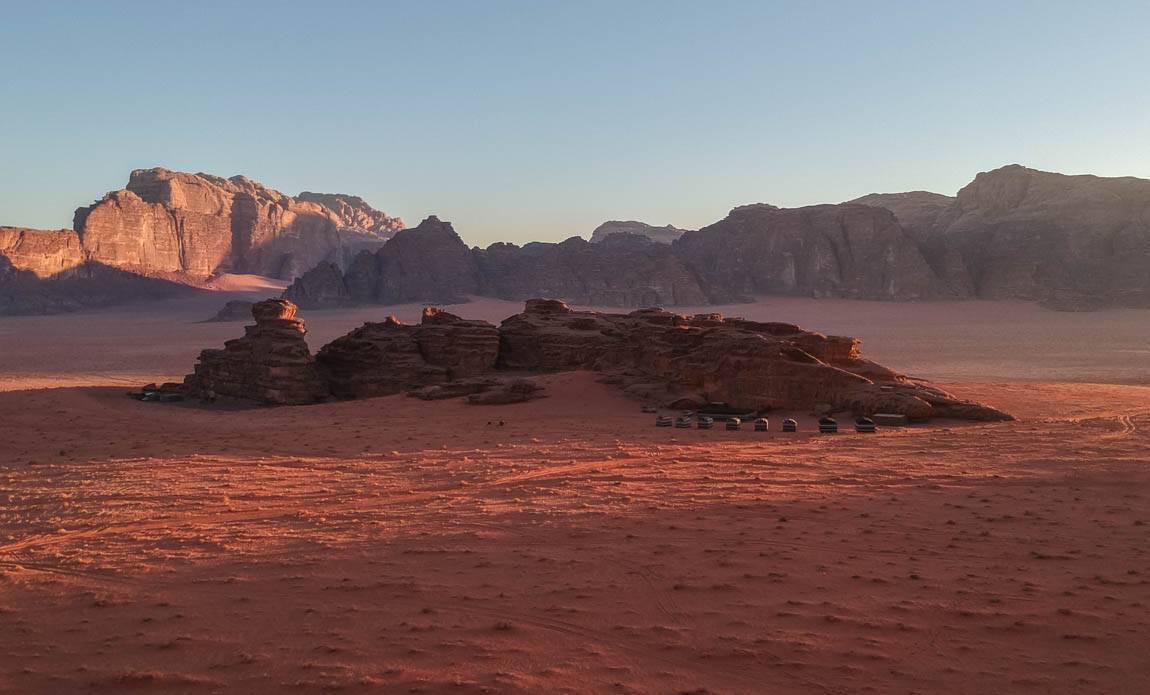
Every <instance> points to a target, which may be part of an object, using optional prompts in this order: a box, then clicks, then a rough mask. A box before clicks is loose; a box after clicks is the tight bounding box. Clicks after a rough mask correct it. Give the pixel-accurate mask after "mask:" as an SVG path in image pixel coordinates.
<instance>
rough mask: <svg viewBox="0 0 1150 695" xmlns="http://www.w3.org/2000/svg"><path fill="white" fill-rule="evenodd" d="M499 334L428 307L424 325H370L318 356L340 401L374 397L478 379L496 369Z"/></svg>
mask: <svg viewBox="0 0 1150 695" xmlns="http://www.w3.org/2000/svg"><path fill="white" fill-rule="evenodd" d="M498 354H499V330H498V329H497V328H496V327H495V326H493V325H491V324H489V323H487V322H485V321H468V320H465V319H461V318H459V317H458V316H455V315H454V314H449V313H447V312H445V311H440V310H437V309H431V308H428V309H427V310H425V311H424V313H423V319H422V321H421V322H420V323H419V325H415V326H411V325H406V324H403V323H400V322H399V321H398V320H397V319H396V318H395V317H389V318H388V319H387V320H386V321H383V322H379V323H365V324H364V325H363V326H361V327H360V328H357V329H355V330H354V331H352V332H350V333H348V334H347V335H345V336H343V337H342V338H337V339H336V340H334V341H332V342H330V343H328V344H327V345H325V346H324V347H323V348H322V349H320V351H319V354H318V355H316V361H317V362H318V364H319V366H320V369H321V370H322V372H323V374H324V376H325V378H326V379H327V382H328V384H329V386H330V389H331V393H332V394H333V395H335V396H336V397H338V398H371V397H375V396H386V395H390V394H394V393H402V392H405V391H409V390H412V389H418V388H422V387H427V386H431V385H435V384H446V383H448V382H451V381H455V380H460V379H466V378H468V377H474V376H478V375H481V374H484V373H486V372H489V371H490V370H492V369H493V368H494V367H495V362H496V358H497V357H498Z"/></svg>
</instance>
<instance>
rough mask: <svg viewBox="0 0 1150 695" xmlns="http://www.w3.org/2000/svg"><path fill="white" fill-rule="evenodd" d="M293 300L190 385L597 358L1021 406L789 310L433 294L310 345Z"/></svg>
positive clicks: (494, 369)
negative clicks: (498, 318) (516, 309)
mask: <svg viewBox="0 0 1150 695" xmlns="http://www.w3.org/2000/svg"><path fill="white" fill-rule="evenodd" d="M295 311H296V307H295V305H294V304H292V303H291V302H288V301H286V300H266V301H263V302H259V303H257V304H255V305H254V306H253V307H252V315H253V316H254V317H255V318H256V325H254V326H248V327H247V328H246V329H245V332H246V334H245V336H244V337H243V338H239V339H237V340H230V341H228V342H227V343H225V346H224V349H223V350H204V351H203V353H201V355H200V360H199V363H197V365H196V368H195V373H194V374H192V375H189V376H188V377H187V379H186V380H185V390H186V392H187V394H188V395H190V396H193V397H199V398H206V399H213V398H215V397H217V396H227V397H232V398H241V399H246V400H252V401H257V402H261V403H271V404H299V403H310V402H315V401H317V400H322V399H324V398H325V397H328V396H333V397H336V398H345V399H353V398H372V397H377V396H387V395H392V394H397V393H404V392H406V393H409V394H411V395H415V396H419V397H421V398H427V399H436V398H452V397H460V396H467V397H468V398H469V402H472V403H475V404H497V403H512V402H520V401H522V400H526V399H529V398H534V397H537V396H538V395H539V394H538V388H537V386H536V385H535V384H533V382H531V381H530V380H527V381H524V380H523V377H524V376H525V375H529V374H538V373H545V372H560V371H570V370H591V371H595V372H599V373H601V374H603V375H604V378H605V379H606V380H608V381H610V382H612V383H616V384H619V385H620V386H622V387H623V388H624V389H626V390H627V391H628V392H629V393H631V394H632V395H635V396H637V397H641V398H643V399H644V400H645V401H648V402H651V401H657V402H660V403H662V404H663V405H667V406H670V405H671V404H676V403H683V402H695V403H705V402H711V401H722V402H725V403H727V404H729V405H730V406H732V407H735V408H741V409H746V410H759V411H765V410H772V409H792V410H793V409H804V410H806V409H814V410H818V411H823V412H836V411H848V412H851V413H854V414H856V415H872V414H874V413H879V412H882V413H894V414H901V415H906V416H907V417H908V418H911V419H915V420H923V419H928V418H932V417H954V418H963V419H975V420H1000V419H1009V418H1010V416H1008V415H1006V414H1005V413H1002V412H999V411H997V410H995V409H994V408H991V407H988V406H985V405H982V404H978V403H972V402H969V401H961V400H958V399H956V398H954V397H953V396H951V395H950V394H948V393H945V392H943V391H941V390H939V389H936V388H934V387H932V386H929V385H927V384H924V383H922V382H919V381H913V380H910V379H907V378H905V377H903V376H902V375H900V374H898V373H896V372H893V371H891V370H890V369H887V368H886V367H883V366H881V365H878V364H875V363H873V362H871V361H869V360H866V359H864V358H863V357H862V355H861V353H860V346H859V341H858V340H856V339H854V338H846V337H838V336H826V335H822V334H820V333H815V332H811V331H806V330H803V329H802V328H800V327H798V326H795V325H793V324H788V323H764V322H756V321H747V320H743V319H737V318H724V317H723V316H721V315H719V314H699V315H695V316H681V315H678V314H673V313H669V312H666V311H663V310H661V309H642V310H638V311H633V312H631V313H629V314H607V313H598V312H590V311H574V310H572V309H571V308H570V307H568V306H567V305H566V304H564V303H563V302H560V301H557V300H551V299H533V300H530V301H528V302H527V304H526V307H525V309H524V311H523V312H522V313H520V314H516V315H515V316H512V317H510V318H508V319H506V320H504V321H503V322H502V324H501V325H500V326H499V327H498V328H496V327H495V326H493V325H491V324H490V323H487V322H485V321H473V320H467V319H463V318H460V317H459V316H456V315H454V314H450V313H447V312H445V311H442V310H439V309H434V308H430V307H429V308H427V309H425V310H424V312H423V318H422V320H421V321H420V323H419V324H418V325H406V324H403V323H401V322H399V321H398V320H397V319H395V318H394V317H389V318H388V319H387V320H386V321H382V322H378V323H370V322H369V323H365V324H364V325H363V326H361V327H359V328H357V329H355V330H353V331H351V332H350V333H348V334H347V335H345V336H343V337H341V338H338V339H336V340H334V341H332V342H330V343H328V344H327V345H325V346H323V347H322V348H321V349H320V350H319V353H318V354H317V355H316V357H315V358H314V359H312V357H311V355H310V353H309V352H308V348H307V343H306V342H305V341H304V338H303V335H304V329H303V321H301V320H299V319H296V318H295Z"/></svg>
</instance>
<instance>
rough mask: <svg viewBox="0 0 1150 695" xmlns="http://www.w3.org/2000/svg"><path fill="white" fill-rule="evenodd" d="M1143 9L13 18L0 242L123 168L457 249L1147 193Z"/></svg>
mask: <svg viewBox="0 0 1150 695" xmlns="http://www.w3.org/2000/svg"><path fill="white" fill-rule="evenodd" d="M1147 27H1150V2H1146V1H1145V0H1138V1H1135V2H1126V1H1123V0H1114V1H1111V2H1091V3H1086V2H1078V1H1076V2H1064V1H1061V0H1041V1H1031V0H1014V1H1011V0H997V1H995V2H983V1H979V0H967V1H964V2H934V1H921V2H880V1H879V0H874V1H873V2H847V1H845V0H844V1H839V2H822V1H819V0H808V1H805V2H801V1H800V0H791V1H788V2H770V1H767V0H760V1H758V2H724V1H722V0H708V1H707V2H700V1H698V0H695V1H692V2H678V1H676V0H660V1H657V2H654V1H653V2H645V1H640V0H633V1H632V0H612V1H608V2H600V1H598V0H582V1H578V2H577V1H575V0H569V1H566V2H551V1H549V0H530V1H523V2H518V1H516V2H504V1H501V0H483V1H479V0H474V1H462V0H461V1H451V0H441V1H434V0H421V1H413V2H382V1H380V2H338V1H331V2H316V1H314V0H312V1H309V2H292V1H290V0H283V1H281V2H274V3H271V2H266V3H265V2H257V1H255V0H249V1H245V2H211V1H206V2H205V1H202V0H197V1H196V2H190V1H185V2H167V1H164V0H148V1H147V2H126V1H124V2H117V1H115V0H109V2H99V3H97V2H89V1H84V2H74V3H69V2H65V1H63V0H47V1H44V2H28V1H27V0H21V1H20V2H10V1H9V0H0V224H5V225H15V226H28V227H41V228H61V227H70V226H71V222H72V213H73V210H74V209H75V208H76V207H78V206H82V205H87V204H89V203H91V202H92V201H93V200H95V199H97V198H99V197H101V196H102V195H103V194H104V193H105V192H107V191H110V190H114V189H117V188H122V187H123V186H124V184H125V183H126V182H127V179H128V173H129V172H130V171H131V170H132V169H137V168H145V167H152V166H164V167H167V168H170V169H177V170H183V171H203V172H207V173H212V174H217V175H221V176H231V175H233V174H244V175H246V176H249V177H251V178H253V179H256V180H258V181H261V182H263V183H264V184H266V185H268V186H271V187H273V188H276V189H278V190H281V191H284V192H285V193H289V194H295V193H298V192H300V191H302V190H311V191H324V192H342V193H352V194H356V195H360V196H362V197H363V198H365V199H366V200H367V201H368V202H370V203H371V204H373V205H374V206H375V207H377V208H379V209H381V210H384V211H386V212H388V213H390V214H393V215H399V216H401V217H403V218H404V220H406V221H407V223H408V224H409V225H414V224H416V223H418V221H419V220H421V219H422V218H424V217H425V216H427V215H430V214H435V215H438V216H439V217H440V218H441V219H445V220H449V221H451V222H453V223H454V225H455V229H456V231H458V232H459V233H460V234H461V236H463V238H464V240H466V241H467V242H469V243H471V244H479V245H486V244H488V243H492V242H494V241H513V242H516V243H522V242H524V241H529V240H543V241H557V240H561V239H565V238H567V237H569V236H573V235H584V236H587V235H589V234H590V233H591V231H592V230H593V229H594V228H595V227H596V226H597V225H598V224H599V223H601V222H602V221H604V220H608V219H637V220H642V221H646V222H649V223H653V224H660V225H662V224H674V225H676V226H679V227H686V228H698V227H702V226H705V225H707V224H710V223H712V222H715V221H717V220H719V219H721V218H722V217H723V216H724V215H725V214H726V213H727V211H728V210H729V209H730V208H732V207H734V206H736V205H742V204H746V203H752V202H768V203H773V204H776V205H781V206H787V207H791V206H800V205H809V204H815V203H823V202H840V201H843V200H848V199H851V198H854V197H857V196H860V195H863V194H866V193H870V192H892V191H903V190H931V191H936V192H940V193H947V194H953V193H954V192H956V191H957V190H958V189H959V188H960V187H962V186H963V185H964V184H965V183H967V182H968V181H970V179H972V178H973V177H974V175H975V174H976V173H978V172H979V171H986V170H990V169H994V168H997V167H999V166H1002V165H1005V164H1009V163H1020V164H1024V165H1027V166H1031V167H1034V168H1038V169H1044V170H1049V171H1061V172H1065V173H1094V174H1099V175H1104V176H1125V175H1130V176H1140V177H1145V178H1150V156H1148V153H1150V89H1148V88H1147V85H1148V84H1150V39H1148V38H1147Z"/></svg>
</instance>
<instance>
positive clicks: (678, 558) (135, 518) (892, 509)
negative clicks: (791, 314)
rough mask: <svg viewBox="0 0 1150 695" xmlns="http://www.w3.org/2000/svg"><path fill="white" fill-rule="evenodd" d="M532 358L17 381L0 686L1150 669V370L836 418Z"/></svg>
mask: <svg viewBox="0 0 1150 695" xmlns="http://www.w3.org/2000/svg"><path fill="white" fill-rule="evenodd" d="M545 382H546V384H547V386H548V389H549V392H550V396H549V397H548V398H546V399H544V400H542V401H535V402H531V403H527V404H520V405H513V406H506V407H500V408H481V407H472V406H467V405H464V404H462V403H459V402H424V401H419V400H417V399H411V398H405V397H403V396H396V397H389V398H381V399H374V400H367V401H359V402H349V403H333V404H324V405H318V406H309V407H299V408H280V409H253V410H243V411H221V410H215V411H209V410H198V409H193V408H189V407H183V406H178V405H176V406H173V405H160V404H152V403H140V402H137V401H133V400H130V399H127V398H125V397H124V396H123V389H122V388H109V387H104V388H94V387H84V388H62V389H51V390H36V391H29V390H24V391H10V392H6V393H0V422H2V423H3V428H2V429H0V451H3V452H4V455H3V462H2V466H0V692H7V693H73V692H106V693H121V692H164V693H169V692H174V693H214V692H219V693H223V692H242V693H282V692H301V693H311V692H331V691H335V692H350V693H357V692H409V691H410V692H444V693H472V692H493V693H502V692H539V693H554V692H571V693H585V692H634V693H671V692H684V691H687V692H718V693H764V692H766V693H844V694H845V693H859V692H874V693H904V692H905V693H970V692H994V693H1006V692H1020V693H1085V692H1089V693H1133V692H1139V691H1140V690H1141V689H1143V688H1144V687H1145V685H1146V683H1148V682H1150V657H1148V656H1147V655H1148V654H1150V544H1148V543H1147V540H1148V538H1150V536H1148V529H1150V456H1148V451H1150V389H1148V388H1146V387H1139V386H1119V385H1109V386H1100V385H1066V384H1004V385H994V384H979V385H973V384H944V386H945V387H946V388H948V389H951V390H953V391H955V392H957V393H959V394H961V395H963V396H967V397H970V398H975V399H979V400H983V401H986V402H989V403H992V404H994V405H996V406H999V407H1001V408H1003V409H1005V410H1007V411H1009V412H1013V413H1015V414H1016V415H1018V416H1020V417H1021V418H1022V419H1021V420H1020V421H1019V422H1013V423H999V424H987V425H980V424H974V425H970V424H964V425H961V426H954V427H947V426H942V427H931V428H908V429H905V430H884V431H882V432H880V433H879V434H877V435H857V434H854V433H849V432H844V433H843V434H840V435H837V436H819V435H814V434H810V433H809V432H810V421H809V420H804V425H805V430H806V431H805V432H802V433H800V434H798V435H784V434H782V433H779V432H778V431H777V426H778V420H777V418H776V419H775V420H774V422H773V423H772V426H773V428H774V429H775V430H776V431H774V432H771V433H768V434H766V435H763V434H762V433H755V432H751V431H742V432H726V431H723V430H718V429H716V430H711V431H699V430H674V429H672V430H666V429H656V428H654V427H653V426H652V425H653V423H652V416H650V415H646V414H642V413H640V412H639V411H638V407H637V404H635V403H634V402H631V401H628V400H625V399H623V398H622V397H621V396H620V395H619V394H618V393H616V392H615V391H613V390H612V389H611V388H610V387H607V386H605V385H602V384H600V383H598V382H597V381H595V379H594V377H593V376H592V375H590V374H585V373H570V374H560V375H554V376H550V377H547V378H546V379H545ZM501 421H502V423H503V424H500V422H501Z"/></svg>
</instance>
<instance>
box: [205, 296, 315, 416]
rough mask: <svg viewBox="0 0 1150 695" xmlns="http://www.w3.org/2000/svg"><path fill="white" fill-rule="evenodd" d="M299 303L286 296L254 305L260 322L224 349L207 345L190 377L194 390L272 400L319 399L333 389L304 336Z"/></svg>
mask: <svg viewBox="0 0 1150 695" xmlns="http://www.w3.org/2000/svg"><path fill="white" fill-rule="evenodd" d="M295 314H296V307H295V305H294V304H292V303H291V302H287V301H284V300H282V299H267V300H264V301H262V302H257V303H256V304H254V305H253V306H252V317H253V318H254V319H255V321H256V322H255V325H253V326H247V327H245V329H244V337H242V338H236V339H235V340H229V341H227V342H226V343H224V347H223V349H222V350H215V349H212V350H204V351H203V352H201V353H200V359H199V361H198V362H197V363H196V366H195V371H194V372H193V373H192V374H189V375H188V376H187V377H186V378H185V379H184V390H185V393H186V394H187V395H188V396H191V397H195V398H200V399H203V400H209V401H214V400H216V398H219V397H224V398H234V399H240V400H246V401H254V402H257V403H263V404H267V405H300V404H304V403H315V402H316V401H319V400H323V399H324V398H326V397H327V395H328V388H327V385H326V384H325V383H324V381H323V379H322V378H321V376H320V374H319V371H318V369H317V368H316V363H315V359H314V358H313V357H312V355H311V351H310V350H309V349H308V345H307V341H306V340H304V333H305V331H304V322H303V320H302V319H297V318H296V317H295Z"/></svg>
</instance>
